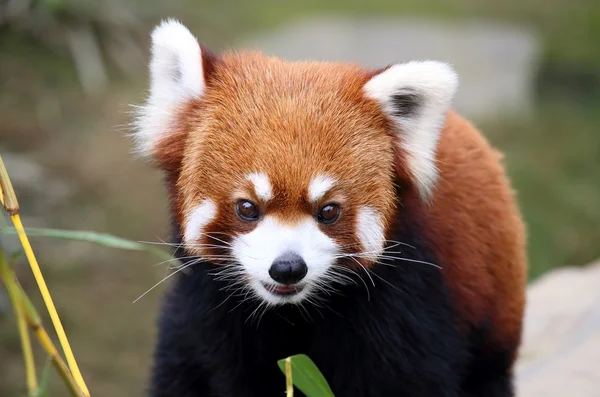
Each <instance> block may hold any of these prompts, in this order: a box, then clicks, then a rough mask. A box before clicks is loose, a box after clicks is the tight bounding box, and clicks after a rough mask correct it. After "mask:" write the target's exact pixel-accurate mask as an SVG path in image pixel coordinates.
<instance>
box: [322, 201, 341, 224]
mask: <svg viewBox="0 0 600 397" xmlns="http://www.w3.org/2000/svg"><path fill="white" fill-rule="evenodd" d="M339 216H340V206H339V205H337V204H333V203H330V204H325V205H324V206H323V208H321V211H319V215H318V216H317V219H318V220H319V222H321V223H324V224H326V225H328V224H331V223H333V222H335V221H337V219H338V217H339Z"/></svg>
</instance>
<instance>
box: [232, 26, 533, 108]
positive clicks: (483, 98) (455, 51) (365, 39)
mask: <svg viewBox="0 0 600 397" xmlns="http://www.w3.org/2000/svg"><path fill="white" fill-rule="evenodd" d="M241 46H242V47H251V48H258V49H261V50H263V51H265V52H266V53H269V54H273V55H279V56H281V57H283V58H287V59H290V60H299V59H316V60H335V61H348V62H358V63H361V64H364V65H367V66H370V67H373V68H379V67H384V66H386V65H388V64H391V63H394V62H400V61H408V60H423V59H435V60H442V61H447V62H450V63H451V64H452V65H453V66H454V67H455V68H456V70H457V72H458V73H459V75H460V77H461V86H460V88H459V92H458V94H457V97H456V101H455V107H456V108H457V109H458V110H459V111H461V112H463V113H464V114H465V115H467V116H469V117H475V118H482V117H490V116H496V115H501V114H504V113H506V112H508V113H523V112H527V111H528V110H529V109H530V107H531V105H532V102H533V95H534V92H533V83H534V75H535V73H536V66H537V65H536V63H537V58H538V53H539V44H538V40H537V38H536V37H535V35H534V34H533V33H532V32H530V31H528V30H527V29H524V28H521V27H515V26H506V25H500V24H496V23H491V22H489V21H473V20H468V21H457V22H455V23H447V22H443V23H442V22H436V21H432V20H417V19H374V18H360V19H350V18H325V17H322V18H317V19H310V20H303V21H299V22H297V23H295V24H287V25H286V26H285V27H282V28H281V29H278V30H276V31H272V32H268V33H265V34H261V35H257V36H255V37H250V38H247V40H245V41H244V42H243V43H241Z"/></svg>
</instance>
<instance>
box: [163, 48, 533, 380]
mask: <svg viewBox="0 0 600 397" xmlns="http://www.w3.org/2000/svg"><path fill="white" fill-rule="evenodd" d="M203 70H204V73H205V79H206V82H207V89H206V91H205V94H204V95H203V96H202V97H201V98H199V99H195V100H191V101H189V102H188V103H187V104H186V105H185V106H183V107H182V108H180V109H179V111H178V113H177V116H176V117H175V118H174V122H173V124H172V126H171V130H170V131H169V133H168V135H166V137H165V138H163V139H162V140H161V141H160V142H158V144H157V145H156V146H155V147H154V151H153V157H154V160H155V162H156V163H157V165H158V167H160V168H162V169H163V170H164V171H165V173H166V176H167V178H166V181H167V189H168V194H169V197H170V201H171V205H172V212H173V218H174V219H175V223H176V224H177V225H183V224H184V222H185V216H186V214H188V213H189V212H191V211H192V210H193V209H194V208H195V207H196V206H197V205H198V204H199V202H200V200H201V199H202V198H203V197H210V198H212V199H213V200H215V201H217V202H228V201H231V188H232V186H236V187H237V188H239V189H240V190H242V191H244V192H245V195H246V196H247V197H250V198H252V199H254V200H256V201H259V199H258V198H257V197H256V195H255V193H254V192H253V190H252V188H251V186H250V185H249V184H248V182H247V181H242V180H240V179H239V176H240V174H243V173H244V172H249V171H252V170H264V171H265V172H266V173H267V174H268V175H269V178H270V180H271V183H272V185H273V189H274V190H275V191H284V190H285V194H283V195H279V196H276V198H275V199H274V200H272V201H270V202H269V203H268V206H269V209H268V210H269V211H271V213H272V214H273V216H275V217H276V218H277V219H278V220H280V221H281V222H282V223H284V224H285V223H290V224H293V223H294V222H296V221H297V220H298V219H300V218H301V217H302V216H304V215H305V214H306V213H310V212H311V211H312V209H311V204H310V203H309V202H307V200H306V186H307V185H308V183H309V182H310V180H311V178H312V177H313V176H314V172H315V170H322V169H325V170H328V171H330V172H331V173H332V174H334V175H336V176H339V178H338V179H339V181H340V183H339V184H338V185H336V188H334V189H332V191H331V192H328V193H327V194H328V195H330V196H328V198H331V199H335V200H336V201H339V202H342V203H343V202H344V201H345V200H347V201H349V203H348V206H349V208H350V210H349V211H348V212H347V213H346V214H345V221H344V222H346V223H344V222H341V223H340V224H339V225H337V226H334V227H332V228H331V229H327V230H328V231H327V233H329V234H330V235H331V236H332V238H334V239H335V240H336V241H337V242H338V243H339V244H340V245H343V246H356V247H358V246H360V242H359V241H358V239H357V237H356V236H355V234H354V233H351V232H345V231H344V230H345V229H348V228H349V225H351V224H352V222H354V217H355V216H356V214H355V213H354V212H353V210H352V208H358V207H359V206H363V205H369V206H372V207H374V208H376V209H377V211H379V213H381V214H382V217H383V220H384V228H385V230H390V229H391V228H392V226H393V225H394V224H395V223H396V222H399V223H402V222H403V219H401V218H400V219H397V211H398V209H399V208H401V207H406V208H410V210H411V213H410V215H409V216H410V217H412V218H413V220H414V221H415V222H417V223H418V224H419V225H420V229H421V231H422V232H423V238H424V239H426V240H427V242H428V246H430V247H431V249H432V250H433V251H434V254H435V257H437V258H440V259H442V260H443V261H442V262H443V264H442V269H441V272H442V275H443V280H444V283H445V284H446V286H447V287H448V289H449V291H450V296H451V299H452V303H453V307H455V308H456V313H457V327H458V328H459V329H460V330H461V332H462V333H463V334H465V335H466V334H467V333H469V332H470V330H471V329H472V328H473V327H485V328H486V329H488V330H489V332H487V333H486V334H485V337H484V341H483V344H484V346H489V349H490V351H492V350H496V349H498V347H499V346H500V349H502V350H507V351H510V352H511V355H512V356H511V361H514V359H515V358H516V354H517V347H518V345H519V343H520V337H521V327H522V317H523V310H524V305H525V294H524V292H525V283H526V255H525V231H524V226H523V223H522V221H521V217H520V214H519V211H518V208H517V206H516V204H515V197H514V193H513V191H512V189H511V187H510V184H509V181H508V179H507V177H506V175H505V172H504V169H503V166H502V164H501V163H500V158H499V155H498V153H497V152H496V151H494V149H492V148H491V147H490V145H489V144H488V142H487V141H486V140H485V139H484V138H483V137H482V136H481V134H480V133H479V131H478V130H477V129H476V128H475V127H474V126H473V125H472V124H470V123H469V122H467V121H466V120H465V119H463V118H462V117H461V116H460V115H458V114H457V113H456V112H454V111H449V112H448V114H447V117H446V120H445V123H444V126H443V128H442V130H441V137H440V140H439V143H438V146H437V153H436V160H437V161H436V165H437V168H438V170H439V175H440V177H439V180H438V182H437V185H436V187H435V188H434V194H433V198H432V200H431V201H429V202H427V201H424V200H422V198H421V197H419V196H418V195H416V194H410V193H409V194H406V195H403V196H401V197H398V194H397V186H396V185H395V183H394V181H398V183H399V184H400V185H401V187H402V189H405V190H407V191H409V192H410V191H414V189H415V186H414V181H413V180H412V179H411V178H412V177H411V175H410V173H408V171H407V160H406V158H405V153H404V152H403V151H402V149H400V147H401V145H399V144H398V142H397V140H398V138H397V134H396V133H395V132H394V127H393V125H392V122H391V120H390V119H389V118H388V116H387V115H386V114H385V113H384V112H383V111H382V110H381V109H380V107H379V104H378V103H376V101H374V100H373V99H370V98H367V97H366V96H365V95H364V86H365V84H366V83H367V82H368V81H369V80H370V79H371V78H372V77H373V76H374V75H376V74H377V73H379V72H380V71H367V70H365V69H363V68H361V67H359V66H357V65H349V64H337V63H317V62H297V63H288V62H283V61H281V60H279V59H277V58H274V57H267V56H264V55H262V54H260V53H254V52H239V53H233V52H230V53H225V54H222V55H220V56H218V57H217V56H215V55H214V54H212V53H209V52H208V51H207V50H205V49H203ZM338 98H343V100H338ZM273 131H277V137H276V138H273ZM264 142H270V144H269V145H265V144H264ZM215 148H218V150H215ZM281 157H283V158H294V159H296V160H297V161H296V162H282V161H279V159H280V158H281ZM365 170H370V172H368V173H367V172H365ZM252 227H253V226H252V225H249V224H247V223H244V222H241V221H239V220H238V219H236V218H235V216H234V215H233V212H231V213H228V212H219V213H218V215H217V217H216V218H215V219H214V220H213V221H212V222H211V223H210V225H209V226H208V227H207V232H209V233H210V232H221V233H229V234H231V233H234V232H236V233H244V232H247V231H250V230H251V229H252ZM349 229H350V230H352V228H351V227H350V228H349ZM203 242H207V241H205V240H203ZM190 251H191V252H194V250H193V249H191V250H190ZM211 252H212V251H211V250H210V249H206V250H205V251H203V253H204V254H206V253H211ZM361 264H362V265H364V266H365V267H372V266H375V264H374V263H372V262H369V261H363V260H362V259H361ZM440 332H442V331H440ZM417 376H418V375H417Z"/></svg>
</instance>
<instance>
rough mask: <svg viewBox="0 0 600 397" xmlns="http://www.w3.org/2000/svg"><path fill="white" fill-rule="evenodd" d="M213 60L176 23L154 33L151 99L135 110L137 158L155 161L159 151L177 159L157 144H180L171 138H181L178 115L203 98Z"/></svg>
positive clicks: (186, 31) (164, 22)
mask: <svg viewBox="0 0 600 397" xmlns="http://www.w3.org/2000/svg"><path fill="white" fill-rule="evenodd" d="M214 60H215V56H214V55H213V54H212V53H210V51H207V50H205V49H203V48H202V47H201V46H200V44H199V43H198V41H197V40H196V38H195V37H194V36H193V35H192V33H190V31H189V30H188V29H187V28H186V27H185V26H183V25H182V24H181V23H179V22H178V21H176V20H173V19H169V20H166V21H163V22H162V23H161V24H159V25H158V26H157V27H156V28H155V29H154V31H153V32H152V55H151V59H150V65H149V69H150V95H149V96H148V99H147V101H146V103H145V104H144V105H142V106H139V107H138V108H137V111H136V119H135V122H134V127H135V131H134V140H135V146H136V151H137V152H138V153H139V154H140V155H142V156H148V157H152V158H154V159H156V158H157V157H159V156H160V154H161V153H157V151H158V150H159V147H160V150H161V151H163V150H167V151H169V152H170V153H169V156H177V155H178V154H177V153H174V150H173V148H170V147H169V148H164V147H162V145H159V144H161V143H163V142H168V141H169V140H179V137H174V135H175V134H179V135H181V131H178V127H177V123H178V121H179V120H177V116H178V112H179V111H180V110H181V109H182V108H184V107H185V106H186V105H188V104H189V103H190V102H191V101H193V100H194V99H199V98H201V97H202V95H203V94H204V91H205V89H206V86H207V79H208V77H209V75H210V74H211V73H212V72H213V69H214ZM186 133H187V131H186ZM169 138H171V139H169ZM175 138H177V139H175ZM181 138H184V137H183V136H182V137H181ZM181 143H182V142H180V145H179V146H181V147H182V146H183V145H182V144H181ZM179 155H181V154H179Z"/></svg>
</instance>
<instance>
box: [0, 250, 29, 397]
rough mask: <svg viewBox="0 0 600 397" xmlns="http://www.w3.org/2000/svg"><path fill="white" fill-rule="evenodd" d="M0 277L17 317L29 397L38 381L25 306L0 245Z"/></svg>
mask: <svg viewBox="0 0 600 397" xmlns="http://www.w3.org/2000/svg"><path fill="white" fill-rule="evenodd" d="M0 278H1V279H2V280H3V282H4V285H5V286H6V291H7V292H8V296H9V298H10V301H11V303H12V305H13V310H14V311H15V316H16V318H17V326H18V329H19V338H20V339H21V348H22V349H23V359H24V360H25V374H26V381H27V392H28V394H29V396H30V397H32V396H34V394H35V392H36V390H37V388H38V381H37V375H36V372H35V360H34V357H33V350H32V349H31V339H30V338H29V332H28V330H27V320H26V317H25V308H24V307H23V300H22V299H21V293H20V288H19V286H18V285H17V282H16V279H15V278H14V273H13V272H12V271H11V269H10V268H9V267H8V263H7V261H6V257H5V255H4V252H3V250H2V247H0Z"/></svg>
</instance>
